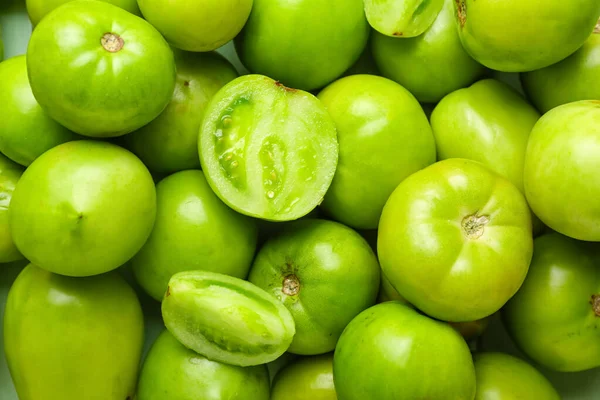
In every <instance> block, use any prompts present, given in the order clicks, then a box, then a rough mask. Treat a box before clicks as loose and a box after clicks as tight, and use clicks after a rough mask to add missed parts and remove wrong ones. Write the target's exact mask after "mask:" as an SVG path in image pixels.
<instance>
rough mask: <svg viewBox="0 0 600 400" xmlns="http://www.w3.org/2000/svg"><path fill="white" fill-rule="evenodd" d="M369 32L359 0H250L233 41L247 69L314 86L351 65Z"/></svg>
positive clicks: (297, 85) (285, 81) (300, 86)
mask: <svg viewBox="0 0 600 400" xmlns="http://www.w3.org/2000/svg"><path fill="white" fill-rule="evenodd" d="M368 38H369V23H368V22H367V19H366V17H365V12H364V9H363V2H362V0H328V1H323V0H254V6H253V7H252V13H251V14H250V18H249V19H248V22H247V23H246V26H245V27H244V29H243V30H242V32H241V33H240V35H239V36H238V37H237V38H236V42H235V44H236V49H237V51H238V54H239V56H240V59H241V60H242V63H243V64H244V66H246V68H248V69H249V70H250V71H252V72H254V73H257V74H263V75H267V76H269V77H271V78H273V79H276V80H278V81H281V82H282V83H283V84H284V85H286V86H291V87H294V88H298V89H302V90H313V89H319V88H322V87H323V86H325V85H327V84H329V83H331V82H332V81H334V80H335V79H336V78H338V77H340V76H341V75H342V74H343V73H344V72H345V71H346V70H347V69H348V68H350V67H351V66H352V64H354V62H355V61H356V60H358V58H359V56H360V55H361V52H362V51H363V49H364V48H365V46H366V44H367V40H368Z"/></svg>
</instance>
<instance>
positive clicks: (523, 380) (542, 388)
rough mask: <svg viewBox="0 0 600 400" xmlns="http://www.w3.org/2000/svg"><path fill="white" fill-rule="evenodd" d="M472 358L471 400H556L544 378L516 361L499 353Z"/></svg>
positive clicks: (521, 362) (553, 392)
mask: <svg viewBox="0 0 600 400" xmlns="http://www.w3.org/2000/svg"><path fill="white" fill-rule="evenodd" d="M474 359H475V360H474V361H475V374H476V376H477V394H476V395H475V400H493V399H502V400H520V399H544V400H560V395H559V394H558V393H557V392H556V389H554V387H552V384H551V383H550V382H549V381H548V379H546V377H545V376H544V375H542V374H541V373H540V372H538V370H536V369H535V368H533V367H532V366H531V365H529V364H527V363H526V362H525V361H523V360H521V359H519V358H516V357H513V356H510V355H508V354H503V353H480V354H476V355H475V356H474Z"/></svg>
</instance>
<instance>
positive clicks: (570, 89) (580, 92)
mask: <svg viewBox="0 0 600 400" xmlns="http://www.w3.org/2000/svg"><path fill="white" fill-rule="evenodd" d="M599 75H600V24H598V25H596V28H595V29H594V33H592V35H591V36H590V38H589V39H588V40H587V41H586V42H585V43H584V45H583V46H582V47H581V48H580V49H579V50H577V51H576V52H575V53H574V54H573V55H571V56H570V57H568V58H566V59H564V60H563V61H561V62H559V63H556V64H554V65H551V66H549V67H546V68H542V69H538V70H536V71H531V72H527V73H524V74H521V82H522V83H523V89H524V90H525V93H527V96H528V97H529V98H530V99H531V101H532V102H533V104H535V106H536V107H537V108H538V110H540V111H541V112H543V113H546V112H548V111H550V110H551V109H553V108H554V107H557V106H560V105H562V104H567V103H571V102H574V101H578V100H600V80H598V79H597V78H598V76H599Z"/></svg>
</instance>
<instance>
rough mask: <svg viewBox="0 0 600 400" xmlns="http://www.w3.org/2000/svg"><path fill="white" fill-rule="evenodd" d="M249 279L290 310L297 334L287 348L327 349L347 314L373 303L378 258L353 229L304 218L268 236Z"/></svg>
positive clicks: (346, 320)
mask: <svg viewBox="0 0 600 400" xmlns="http://www.w3.org/2000/svg"><path fill="white" fill-rule="evenodd" d="M248 280H249V281H250V282H252V283H253V284H255V285H256V286H258V287H260V288H262V289H264V290H265V291H267V292H268V293H270V294H271V295H273V297H274V298H276V299H277V300H279V301H280V302H282V303H283V304H284V305H285V306H286V307H287V308H288V310H290V312H291V313H292V316H293V317H294V321H295V323H296V335H295V336H294V340H293V342H292V344H291V346H290V348H289V349H288V351H289V352H291V353H295V354H302V355H314V354H322V353H326V352H329V351H332V350H333V349H334V348H335V344H336V343H337V340H338V338H339V337H340V335H341V333H342V331H343V330H344V328H345V327H346V325H348V323H349V322H350V321H351V320H352V318H354V317H355V316H356V315H358V314H359V313H360V312H361V311H363V310H364V309H366V308H368V307H370V306H372V305H373V304H375V300H376V298H377V291H378V289H379V264H378V263H377V257H375V254H373V251H372V250H371V247H370V246H369V244H368V243H367V242H366V241H365V240H364V239H363V238H362V237H361V236H360V235H359V234H358V233H357V232H355V231H353V230H352V229H350V228H348V227H346V226H344V225H341V224H338V223H337V222H333V221H326V220H317V219H313V220H303V221H297V222H291V223H289V224H288V226H287V229H285V230H283V231H282V232H281V233H280V234H279V235H278V236H276V237H273V238H272V239H270V240H269V241H267V243H266V244H265V245H264V246H263V247H262V248H261V249H260V251H259V252H258V254H257V256H256V259H255V260H254V263H253V264H252V268H251V270H250V275H249V277H248ZM340 288H343V290H340Z"/></svg>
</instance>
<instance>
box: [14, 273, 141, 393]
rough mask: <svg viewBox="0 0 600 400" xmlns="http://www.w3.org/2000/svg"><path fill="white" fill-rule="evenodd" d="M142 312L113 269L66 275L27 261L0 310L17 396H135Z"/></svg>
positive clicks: (133, 294)
mask: <svg viewBox="0 0 600 400" xmlns="http://www.w3.org/2000/svg"><path fill="white" fill-rule="evenodd" d="M143 342H144V319H143V315H142V309H141V307H140V303H139V301H138V299H137V297H136V295H135V292H134V291H133V289H131V287H130V286H129V285H128V284H127V283H126V282H125V281H124V280H123V278H122V277H121V276H120V275H119V274H117V273H116V272H111V273H108V274H103V275H98V276H93V277H87V278H71V277H66V276H61V275H56V274H53V273H51V272H48V271H45V270H43V269H41V268H38V267H36V266H34V265H32V264H30V265H29V266H28V267H26V268H25V269H24V270H23V271H22V272H21V274H20V275H19V276H18V278H17V279H16V281H15V282H14V284H13V286H12V288H11V289H10V292H9V294H8V300H7V303H6V311H5V314H4V348H5V351H6V359H7V361H8V366H9V368H10V372H11V375H12V379H13V382H14V384H15V388H16V390H17V393H18V395H19V399H20V400H38V399H45V400H80V399H86V400H124V399H127V398H132V397H133V394H134V393H133V392H134V390H135V384H136V379H137V372H138V365H139V362H140V357H141V354H142V345H143Z"/></svg>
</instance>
